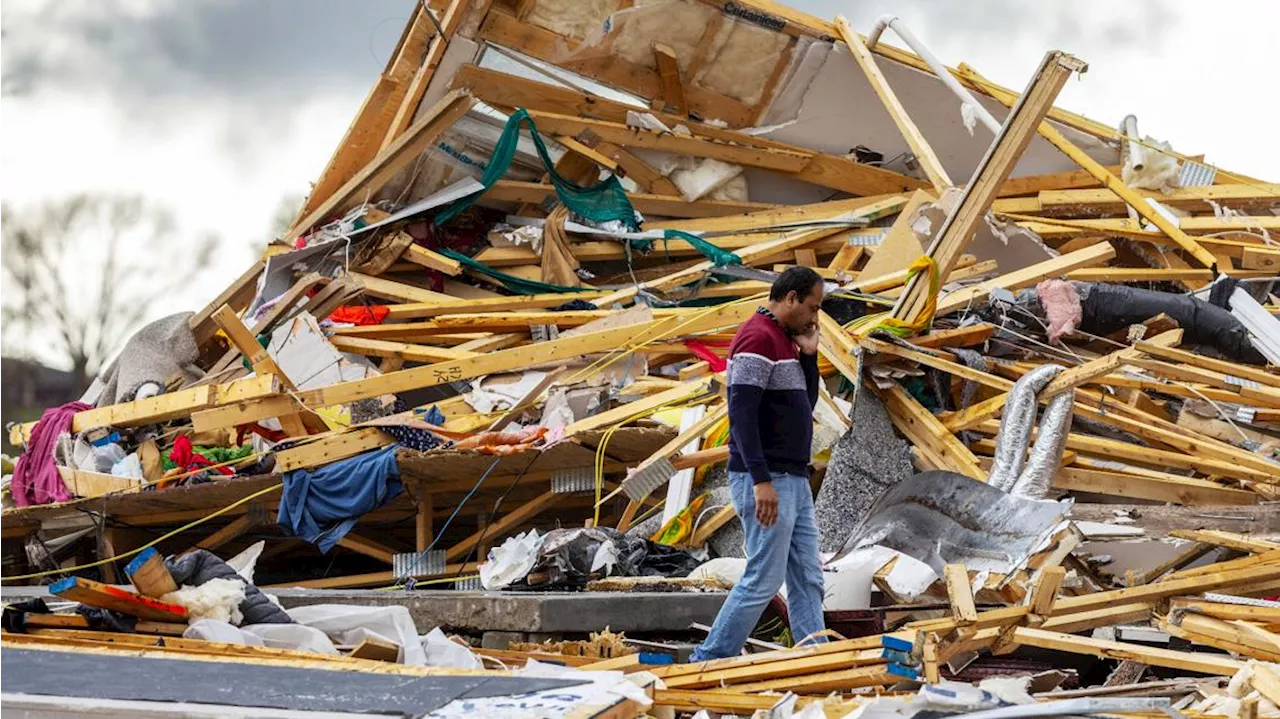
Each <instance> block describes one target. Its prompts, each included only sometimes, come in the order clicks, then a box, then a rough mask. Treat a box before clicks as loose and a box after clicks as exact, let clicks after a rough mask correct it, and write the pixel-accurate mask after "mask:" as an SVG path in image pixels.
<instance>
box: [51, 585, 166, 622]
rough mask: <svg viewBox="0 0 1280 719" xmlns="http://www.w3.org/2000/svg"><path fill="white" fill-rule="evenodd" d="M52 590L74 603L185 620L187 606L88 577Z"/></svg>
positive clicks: (157, 618)
mask: <svg viewBox="0 0 1280 719" xmlns="http://www.w3.org/2000/svg"><path fill="white" fill-rule="evenodd" d="M49 593H50V594H52V595H54V596H56V597H58V598H60V599H65V600H67V601H71V602H80V603H81V604H84V605H86V606H90V607H101V608H103V609H110V610H111V611H113V612H120V613H121V614H128V615H130V616H134V617H137V618H139V619H147V620H150V621H155V622H185V621H186V620H187V608H186V607H184V606H182V605H180V604H170V603H168V602H162V601H160V600H158V599H153V598H151V597H144V596H142V595H140V594H135V593H134V592H131V591H129V590H127V589H121V588H120V587H116V586H112V585H110V584H103V583H102V582H95V581H93V580H92V579H85V578H84V577H68V578H66V579H62V580H59V581H57V582H55V583H53V584H51V585H49Z"/></svg>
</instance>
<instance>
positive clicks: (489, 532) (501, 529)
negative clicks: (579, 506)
mask: <svg viewBox="0 0 1280 719" xmlns="http://www.w3.org/2000/svg"><path fill="white" fill-rule="evenodd" d="M567 496H569V495H566V494H556V493H555V492H552V491H546V492H543V493H542V494H540V495H538V496H537V497H535V498H533V499H531V500H529V501H528V502H525V503H524V504H522V505H520V507H518V508H517V509H514V510H512V511H510V512H507V513H506V514H504V515H502V519H499V520H498V521H496V522H493V523H491V524H488V525H483V526H481V527H480V529H479V530H477V531H476V532H475V533H474V534H472V535H471V536H469V537H467V538H466V539H464V540H462V541H461V542H458V543H457V544H455V545H453V546H452V547H449V549H448V550H446V551H445V559H447V560H448V561H454V560H456V559H459V558H461V557H464V556H466V555H467V554H468V553H470V552H471V550H472V549H474V548H475V546H476V545H477V544H479V543H480V540H481V539H483V538H485V537H488V538H490V539H496V538H499V537H505V536H506V535H507V533H508V532H509V531H511V530H513V529H515V528H516V527H518V526H520V525H521V524H523V523H524V522H526V521H528V520H530V519H533V518H534V517H535V516H537V515H538V514H539V513H540V512H542V510H544V509H547V508H549V507H551V506H552V505H554V504H556V503H557V502H559V501H560V500H561V499H564V498H565V497H567Z"/></svg>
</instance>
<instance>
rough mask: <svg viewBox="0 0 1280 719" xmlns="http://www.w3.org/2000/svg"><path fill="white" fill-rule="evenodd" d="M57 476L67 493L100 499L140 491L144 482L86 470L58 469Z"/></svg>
mask: <svg viewBox="0 0 1280 719" xmlns="http://www.w3.org/2000/svg"><path fill="white" fill-rule="evenodd" d="M58 474H59V475H60V476H61V477H62V483H63V484H65V485H66V486H67V491H69V492H71V494H73V495H75V496H77V497H101V496H103V495H106V494H122V493H132V492H140V491H142V487H143V486H144V485H145V484H146V481H145V480H141V479H133V478H132V477H117V476H115V475H112V474H103V473H101V472H91V471H89V470H87V469H72V468H70V467H58Z"/></svg>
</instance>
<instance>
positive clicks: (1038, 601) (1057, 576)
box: [1030, 564, 1067, 617]
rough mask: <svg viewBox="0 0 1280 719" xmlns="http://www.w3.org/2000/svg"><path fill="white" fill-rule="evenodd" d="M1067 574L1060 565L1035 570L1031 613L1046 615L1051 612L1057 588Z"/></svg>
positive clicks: (1056, 595)
mask: <svg viewBox="0 0 1280 719" xmlns="http://www.w3.org/2000/svg"><path fill="white" fill-rule="evenodd" d="M1066 576H1067V570H1066V568H1064V567H1063V566H1062V565H1060V564H1058V565H1053V566H1051V567H1042V568H1041V569H1040V570H1039V571H1037V572H1036V578H1035V587H1034V588H1033V589H1032V590H1031V601H1030V604H1031V613H1032V614H1037V615H1039V616H1041V617H1047V616H1049V615H1050V614H1052V613H1053V603H1054V602H1055V601H1056V600H1057V598H1058V588H1059V587H1061V586H1062V580H1063V579H1064V578H1065V577H1066Z"/></svg>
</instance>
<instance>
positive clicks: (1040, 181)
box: [1000, 165, 1120, 197]
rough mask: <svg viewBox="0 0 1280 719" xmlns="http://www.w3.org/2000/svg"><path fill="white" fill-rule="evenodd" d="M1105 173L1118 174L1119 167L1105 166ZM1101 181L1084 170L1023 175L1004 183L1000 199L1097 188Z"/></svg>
mask: <svg viewBox="0 0 1280 719" xmlns="http://www.w3.org/2000/svg"><path fill="white" fill-rule="evenodd" d="M1106 168H1107V172H1111V173H1118V172H1120V166H1119V165H1107V166H1106ZM1101 184H1102V183H1101V181H1100V180H1098V178H1096V177H1094V176H1093V175H1092V174H1090V173H1089V172H1088V171H1086V170H1066V171H1064V172H1052V173H1049V174H1045V175H1024V176H1022V177H1012V178H1009V179H1008V180H1005V181H1004V185H1002V186H1001V187H1000V197H1017V196H1019V195H1036V194H1039V193H1040V192H1042V191H1044V190H1077V189H1081V188H1086V187H1099V186H1100V185H1101Z"/></svg>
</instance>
